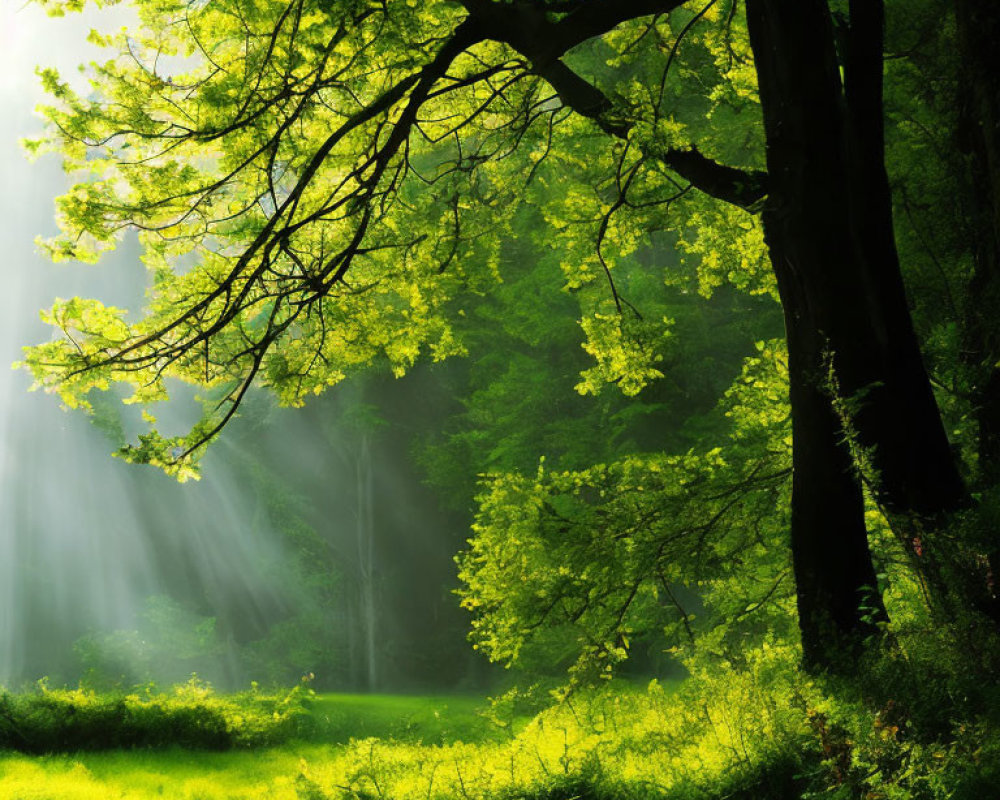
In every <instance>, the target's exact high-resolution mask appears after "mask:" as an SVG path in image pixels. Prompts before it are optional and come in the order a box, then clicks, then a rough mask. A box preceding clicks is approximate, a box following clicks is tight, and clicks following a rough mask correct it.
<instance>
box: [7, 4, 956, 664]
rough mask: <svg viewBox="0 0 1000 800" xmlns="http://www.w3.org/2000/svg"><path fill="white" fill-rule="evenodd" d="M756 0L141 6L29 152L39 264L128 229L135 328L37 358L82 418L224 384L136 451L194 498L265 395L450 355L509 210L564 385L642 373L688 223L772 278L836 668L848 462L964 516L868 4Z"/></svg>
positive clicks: (865, 555)
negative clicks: (37, 202)
mask: <svg viewBox="0 0 1000 800" xmlns="http://www.w3.org/2000/svg"><path fill="white" fill-rule="evenodd" d="M49 5H50V6H51V7H53V8H54V9H56V10H57V11H61V10H62V9H64V8H66V7H75V6H76V5H78V4H77V3H75V2H74V3H65V4H63V3H59V2H51V3H49ZM745 5H746V8H745V16H744V14H743V13H741V8H740V4H738V3H737V2H731V1H729V0H708V1H707V2H705V3H704V4H701V5H699V6H697V7H696V8H693V9H689V8H686V7H684V5H683V4H682V3H681V2H680V0H552V1H551V2H544V0H517V1H516V2H495V1H494V0H463V2H448V1H446V0H441V1H440V2H429V3H403V2H398V1H397V2H391V3H368V2H361V1H360V0H351V1H349V2H341V3H336V4H319V3H315V2H312V1H311V0H291V2H252V3H250V2H243V0H219V2H212V3H207V4H203V3H194V2H178V1H177V0H142V2H138V3H136V8H137V9H138V11H139V14H140V16H141V19H142V23H143V24H142V27H141V28H140V29H138V30H136V31H133V32H131V33H122V34H118V35H115V36H111V37H101V36H99V35H97V34H94V35H93V38H94V39H95V40H96V41H98V42H99V43H102V44H106V45H107V46H108V47H110V48H112V49H113V50H114V51H115V52H116V56H115V57H114V58H113V59H112V60H110V61H108V62H107V63H105V64H100V65H94V66H93V68H92V75H93V94H92V95H91V96H89V97H87V98H84V97H80V96H78V95H76V94H75V93H74V92H73V91H72V90H71V89H70V88H69V87H68V86H67V84H65V83H64V82H63V81H62V80H61V79H60V78H59V76H58V75H56V74H55V73H54V72H52V71H48V70H46V71H43V72H42V77H43V80H44V82H45V84H46V86H47V88H48V89H49V91H50V93H51V94H52V95H53V96H54V98H55V104H54V105H53V106H52V107H51V108H49V109H48V110H47V115H48V118H49V120H50V121H51V123H52V132H53V135H52V136H51V138H50V139H49V143H50V144H52V145H54V146H55V147H56V148H57V149H58V150H59V151H60V152H61V153H62V155H63V157H64V159H65V161H66V166H67V169H68V170H71V171H81V172H83V173H85V174H86V176H87V177H86V178H85V179H84V180H83V181H82V182H81V183H78V184H77V185H76V186H75V187H74V188H73V189H72V190H71V191H70V192H69V193H68V194H67V195H66V196H64V197H63V198H62V199H61V200H60V201H59V219H60V224H61V226H62V229H63V231H64V233H63V235H61V236H59V237H57V238H56V239H54V240H53V241H51V242H50V243H48V245H47V246H48V248H49V251H50V252H51V254H52V255H53V257H55V258H57V259H59V258H77V259H83V260H92V259H96V258H97V257H98V256H99V254H100V253H101V252H102V251H103V250H106V249H108V248H110V247H113V246H114V244H115V242H116V241H117V239H118V238H120V236H121V234H122V233H123V232H124V231H126V230H137V231H138V232H139V238H140V241H141V242H142V244H143V247H144V260H145V261H146V263H147V266H148V267H149V268H150V269H151V270H152V273H153V276H154V278H153V281H154V282H153V286H152V289H151V291H150V297H149V305H148V308H147V309H146V311H145V313H144V315H143V316H141V317H140V318H139V319H138V320H136V321H130V320H128V319H127V318H126V316H125V315H124V313H123V312H121V311H120V310H118V309H113V308H108V307H105V306H103V305H102V304H100V303H99V302H97V301H93V300H80V299H72V300H69V301H60V302H58V303H57V304H56V305H55V306H54V307H53V309H52V310H51V311H50V312H49V314H48V319H49V321H50V322H52V324H54V325H56V326H57V327H59V328H60V329H61V330H62V331H63V332H64V334H65V336H64V337H63V338H62V339H60V340H58V341H54V342H51V343H48V344H44V345H40V346H38V347H35V348H33V349H32V350H31V351H30V352H29V354H28V358H27V362H28V364H29V366H30V367H31V369H32V370H33V372H34V374H35V375H36V378H37V379H38V381H39V383H40V384H42V385H43V386H46V387H48V388H54V389H56V390H58V391H59V393H60V394H61V396H62V397H63V398H64V400H65V401H66V402H67V403H68V404H70V405H85V404H86V398H85V396H86V394H87V392H88V391H90V390H91V389H93V388H95V387H96V388H106V387H107V386H108V385H110V383H111V382H116V381H124V382H127V383H131V384H132V385H133V386H134V387H135V395H134V397H133V398H132V399H133V401H134V402H140V403H147V402H151V401H155V400H161V399H164V398H166V397H167V384H166V382H165V381H166V379H167V378H169V377H174V378H179V379H181V380H184V381H188V382H192V383H197V384H200V385H203V386H206V387H210V388H212V390H213V394H212V397H213V401H212V403H210V404H209V405H208V406H207V408H206V413H205V416H204V417H203V419H202V420H201V422H199V423H198V424H197V425H196V426H195V427H194V428H193V430H191V431H190V432H189V433H188V434H186V435H183V436H179V437H164V436H162V435H160V434H159V433H157V432H156V431H155V430H151V431H150V432H149V433H147V434H144V435H142V436H141V437H140V440H139V443H138V444H136V445H134V446H132V447H129V448H127V449H126V450H125V452H124V455H125V456H126V457H127V458H129V459H131V460H133V461H138V462H144V463H152V464H156V465H158V466H161V467H163V468H165V469H166V470H167V471H169V472H171V473H173V474H175V475H177V476H178V477H180V478H184V477H187V476H189V475H191V474H193V470H194V466H193V464H194V460H195V459H196V457H197V455H198V453H199V452H200V451H201V450H202V448H203V447H204V446H205V445H206V444H208V443H209V442H210V441H211V440H212V439H213V438H214V437H215V436H216V435H217V434H218V433H219V432H220V431H221V429H222V428H223V427H224V426H225V424H226V423H227V422H228V421H229V420H230V419H231V418H232V416H233V414H235V413H236V410H237V408H238V407H239V404H240V402H241V401H242V399H243V398H244V397H245V395H246V392H247V391H248V389H249V387H250V386H251V385H252V384H253V383H254V382H259V383H263V384H265V385H267V386H270V387H271V388H272V389H273V390H274V391H275V392H276V394H277V395H278V397H279V399H280V400H281V401H282V402H284V403H287V404H291V405H298V404H301V403H302V402H304V399H305V398H306V397H307V396H308V395H309V394H311V393H314V392H320V391H322V390H323V389H325V388H326V387H328V386H330V385H332V384H334V383H336V382H337V381H339V380H340V379H342V378H343V377H344V376H345V375H346V374H347V373H348V372H350V371H351V370H353V369H357V368H359V367H361V366H363V365H365V364H369V363H371V362H373V361H375V360H385V361H387V362H388V363H389V364H390V365H391V367H392V369H394V370H396V371H397V372H402V371H404V370H406V369H407V368H408V367H409V366H410V365H411V364H412V363H413V362H414V360H415V359H416V358H417V357H418V355H419V354H420V353H421V351H427V352H429V354H430V356H431V357H432V358H435V359H440V358H445V357H447V356H450V355H455V354H458V353H461V352H462V350H463V345H462V342H461V341H459V339H458V338H457V336H456V333H455V327H454V325H453V323H452V319H453V318H452V317H451V313H452V312H454V311H455V305H456V303H455V301H454V298H456V297H460V293H461V292H462V291H467V290H470V289H471V290H473V291H480V292H481V291H487V290H489V289H490V288H491V287H492V286H493V285H494V283H495V280H496V277H497V276H496V275H495V269H494V268H495V265H496V247H497V243H498V242H499V241H500V240H501V238H502V236H501V234H502V233H504V232H505V231H506V230H507V229H508V228H509V223H510V219H511V214H512V213H513V209H515V208H516V207H517V205H518V201H519V200H522V199H523V200H525V201H527V202H533V203H537V204H539V205H540V206H541V207H542V208H543V210H544V211H543V213H545V214H546V219H547V222H548V223H549V225H550V230H551V246H552V247H554V248H558V249H560V250H561V251H562V254H563V257H562V259H561V266H562V267H563V270H564V273H565V276H566V281H567V284H568V286H569V287H570V288H571V289H573V290H575V291H576V292H577V295H578V297H579V300H580V303H581V308H582V317H583V318H582V326H583V329H584V331H585V333H586V335H587V339H588V342H587V345H586V346H587V348H588V351H589V352H591V353H592V355H593V356H594V357H595V359H596V366H595V368H594V369H593V370H590V371H589V375H588V376H587V377H586V379H585V380H584V381H583V383H582V387H581V390H582V391H597V390H598V389H599V388H600V386H601V385H603V384H604V383H607V382H614V383H617V384H619V386H620V387H621V388H622V390H623V391H625V392H626V393H627V394H634V393H636V392H638V391H639V390H641V389H642V387H643V386H645V385H646V384H647V383H648V382H649V381H650V380H652V379H654V378H656V377H658V376H659V375H660V374H661V372H660V370H659V369H658V368H657V366H656V363H655V357H656V348H655V347H652V346H650V342H651V341H655V339H656V337H657V336H660V335H662V330H663V326H662V324H661V322H660V321H659V320H656V319H650V318H647V317H644V316H643V315H642V314H641V313H640V310H639V309H635V308H633V307H632V306H631V305H630V302H629V298H628V297H627V296H626V295H623V294H622V293H621V292H620V291H619V289H618V281H617V278H616V270H618V273H620V272H621V270H622V269H623V267H624V265H625V263H627V262H626V260H627V257H628V256H629V254H630V253H633V252H634V251H635V250H636V249H637V248H638V247H639V246H640V245H641V244H642V243H643V242H646V241H648V236H649V233H650V232H651V231H654V230H662V229H674V230H678V229H680V230H681V234H680V236H681V238H682V240H685V241H687V243H688V246H689V249H690V250H691V253H692V255H694V256H697V257H700V259H701V262H702V266H703V268H704V269H705V270H706V271H707V273H709V274H710V273H711V272H712V269H713V267H714V268H718V269H719V271H721V273H722V274H723V275H725V276H726V278H727V279H730V280H733V281H735V282H737V283H739V282H743V283H745V284H751V285H753V284H754V282H757V286H758V289H760V287H762V286H764V287H766V284H767V283H768V281H769V280H770V279H768V278H767V277H766V276H764V273H763V271H762V270H761V269H760V264H761V261H762V259H764V258H766V257H768V256H769V259H770V263H771V266H772V269H773V275H774V279H776V284H777V293H778V295H779V296H780V299H781V303H782V306H783V309H784V314H785V324H786V334H787V342H788V357H789V380H790V389H791V394H790V397H791V409H792V416H793V428H794V455H793V462H794V478H793V494H792V521H791V542H792V549H793V555H794V564H795V577H796V584H797V592H798V604H799V614H800V624H801V628H802V638H803V646H804V651H805V655H806V659H807V661H808V662H809V663H811V664H814V665H820V666H822V665H829V664H831V663H832V661H833V660H834V657H835V656H836V655H837V654H841V655H843V654H845V653H848V654H849V653H854V652H857V650H858V649H859V648H860V647H861V643H862V642H863V641H864V640H866V639H867V638H868V637H869V636H870V634H872V633H874V632H875V631H876V630H877V624H878V622H879V621H880V620H881V619H884V616H885V612H884V609H882V607H881V601H880V598H879V595H878V592H877V591H874V590H875V585H876V578H875V571H874V569H873V567H872V563H871V557H870V553H869V548H868V541H867V533H866V528H865V521H864V516H863V499H862V489H861V484H860V482H859V479H858V477H857V474H856V471H855V461H856V458H855V456H856V454H857V452H864V453H865V454H866V458H868V459H869V460H870V461H871V465H872V467H873V471H874V473H875V474H876V475H877V476H878V479H877V481H875V483H874V484H873V485H874V489H875V493H876V495H877V497H878V498H879V499H880V501H881V502H882V503H883V504H884V506H885V507H886V508H887V510H888V511H889V512H890V513H891V514H893V515H895V516H897V517H899V518H901V519H905V520H906V521H907V524H910V525H913V526H916V527H917V528H919V530H921V531H924V530H925V529H932V528H933V525H934V521H935V520H936V519H937V518H938V517H939V516H940V515H941V514H942V513H945V512H949V511H952V510H955V509H957V508H961V507H963V506H964V505H965V504H966V503H967V502H968V496H967V493H966V491H965V487H964V485H963V484H962V481H961V479H960V477H959V475H958V472H957V469H956V468H955V464H954V462H953V459H952V456H951V452H950V450H949V446H948V442H947V439H946V437H945V434H944V430H943V427H942V425H941V421H940V418H939V415H938V411H937V408H936V406H935V402H934V397H933V395H932V392H931V389H930V385H929V382H928V380H927V376H926V373H925V371H924V368H923V366H922V363H921V358H920V352H919V348H918V344H917V340H916V337H915V334H914V331H913V327H912V324H911V322H910V318H909V312H908V309H907V305H906V298H905V294H904V290H903V284H902V279H901V277H900V270H899V263H898V258H897V256H896V251H895V245H894V242H893V235H892V208H891V203H890V196H889V186H888V181H887V178H886V172H885V168H884V159H883V122H882V71H883V68H882V3H881V2H871V1H866V0H857V1H854V0H852V1H851V2H849V3H848V9H847V13H846V14H844V15H840V14H837V15H834V14H833V13H832V11H831V5H832V4H828V3H827V2H826V0H747V2H746V4H745ZM840 5H841V4H837V7H838V8H839V7H840ZM838 41H839V42H840V50H839V52H838V49H837V43H838ZM841 68H842V69H843V79H842V78H841ZM758 87H759V88H758ZM758 92H759V100H760V105H761V108H762V111H763V122H764V125H763V132H764V135H765V136H764V139H765V141H764V142H762V140H761V135H760V125H759V117H758V115H757V112H756V110H755V108H756V105H755V104H756V101H757V99H758ZM762 144H763V145H765V146H761V145H762ZM41 146H42V144H41V143H36V144H35V145H33V147H36V148H38V147H41ZM765 161H766V172H765V171H763V169H762V167H763V166H764V162H765ZM758 215H759V216H758ZM761 223H762V227H763V234H764V237H765V239H766V248H765V244H764V241H762V238H761V233H762V228H761ZM741 275H742V276H743V277H740V276H741ZM760 290H764V291H766V290H767V289H766V288H763V289H760ZM458 304H459V305H460V303H458ZM852 446H853V448H854V451H853V452H852ZM928 547H931V548H932V549H933V545H932V544H931V543H928ZM863 598H867V600H863ZM866 603H867V607H866V605H865V604H866Z"/></svg>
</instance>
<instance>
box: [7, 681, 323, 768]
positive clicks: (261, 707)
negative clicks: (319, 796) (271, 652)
mask: <svg viewBox="0 0 1000 800" xmlns="http://www.w3.org/2000/svg"><path fill="white" fill-rule="evenodd" d="M308 694H309V692H308V690H306V689H304V688H303V687H298V688H296V689H293V690H292V691H290V692H287V693H285V694H263V693H260V692H258V691H257V690H256V689H253V690H252V691H249V692H244V693H241V694H236V695H217V694H215V693H214V692H213V691H212V689H211V687H209V686H208V685H207V684H203V683H200V682H198V681H197V680H196V679H193V678H192V680H190V681H189V682H188V683H186V684H183V685H180V686H176V687H174V688H173V689H172V690H170V691H168V692H156V691H154V690H153V689H152V688H151V687H150V688H148V689H147V690H145V691H143V692H141V693H132V694H114V693H97V692H94V691H92V690H88V689H49V688H48V687H47V686H46V685H45V684H44V683H40V684H39V686H38V689H37V690H36V691H34V692H31V693H24V694H12V693H9V692H5V691H4V692H0V749H8V750H18V751H21V752H25V753H56V752H68V751H75V750H104V749H111V748H133V747H168V746H174V745H176V746H179V747H186V748H193V749H205V750H226V749H229V748H233V747H260V746H266V745H272V744H277V743H279V742H283V741H287V740H288V739H290V738H292V737H294V736H297V735H300V734H301V733H303V731H304V727H305V725H306V722H307V720H308V716H307V714H306V711H305V708H304V706H303V702H304V700H305V699H306V697H307V695H308Z"/></svg>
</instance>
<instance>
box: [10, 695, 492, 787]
mask: <svg viewBox="0 0 1000 800" xmlns="http://www.w3.org/2000/svg"><path fill="white" fill-rule="evenodd" d="M485 705H486V703H485V700H484V699H483V698H482V697H471V696H461V695H445V696H426V695H423V696H410V695H351V694H320V695H316V696H315V698H314V699H312V700H310V701H309V703H308V710H309V714H310V717H311V719H312V724H311V725H309V726H308V728H309V733H308V734H307V741H295V742H289V743H287V744H284V745H281V746H278V747H270V748H265V749H259V750H249V751H248V750H233V751H228V752H222V753H219V752H210V751H198V750H184V749H181V748H177V747H173V748H167V749H162V750H111V751H105V752H81V753H71V754H59V755H46V756H27V755H21V754H14V753H3V752H0V800H106V798H122V799H123V800H151V799H152V798H156V800H162V798H165V797H166V798H176V799H177V800H264V799H265V798H267V799H268V800H270V799H271V798H273V799H274V800H285V798H288V800H300V798H303V797H308V789H307V788H304V787H306V786H307V785H308V778H307V777H305V775H304V772H305V773H307V772H308V769H309V768H308V767H307V766H306V765H317V764H324V763H327V762H329V761H331V760H332V759H335V758H336V757H337V756H338V755H339V754H341V753H342V752H343V751H344V750H345V749H346V745H347V744H348V742H350V740H351V739H365V738H369V737H378V738H380V739H393V740H396V741H400V742H406V743H409V744H414V745H415V744H421V743H423V744H443V743H445V742H455V741H469V742H480V741H484V740H490V739H495V738H497V737H499V736H502V735H503V734H502V733H500V732H498V731H497V729H496V728H494V727H493V726H491V725H490V724H489V723H488V722H487V721H485V720H484V719H483V718H482V716H480V714H479V713H478V711H479V710H481V709H482V708H484V707H485Z"/></svg>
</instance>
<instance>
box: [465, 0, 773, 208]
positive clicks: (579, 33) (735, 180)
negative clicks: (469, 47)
mask: <svg viewBox="0 0 1000 800" xmlns="http://www.w3.org/2000/svg"><path fill="white" fill-rule="evenodd" d="M463 2H464V5H465V7H466V8H467V9H468V10H469V13H470V20H472V21H474V22H475V23H476V26H477V27H478V28H479V29H480V30H482V31H486V32H487V33H486V37H487V38H490V39H493V40H494V41H500V42H504V43H505V44H507V45H509V46H510V47H512V48H513V49H514V50H516V51H517V52H519V53H520V54H521V55H523V56H524V57H525V58H527V59H528V61H529V62H530V63H531V66H532V69H533V71H534V72H535V73H536V74H538V75H540V76H541V77H542V78H544V79H545V80H546V81H547V82H548V83H549V85H551V86H552V88H553V89H555V90H556V93H557V94H558V95H559V99H560V100H561V101H562V103H563V104H564V105H565V106H567V107H568V108H571V109H573V110H574V111H575V112H577V113H578V114H580V115H582V116H584V117H587V118H588V119H591V120H593V121H594V122H595V123H596V124H597V125H598V126H599V127H600V128H601V130H603V131H604V132H605V133H607V134H609V135H611V136H614V137H616V138H619V139H625V140H627V139H628V138H629V135H630V133H631V131H632V127H633V124H634V123H633V122H632V121H630V120H625V119H622V118H621V117H620V116H618V115H616V114H615V108H614V104H613V103H612V102H611V100H610V99H609V98H608V97H607V95H605V94H604V93H603V92H602V91H601V90H600V89H599V88H598V87H596V86H595V85H594V84H592V83H590V82H589V81H587V80H586V79H585V78H583V77H581V76H580V75H579V74H578V73H576V72H574V71H573V70H572V69H570V68H569V67H568V66H567V65H566V64H565V62H563V61H561V60H560V58H559V57H560V56H561V55H563V54H564V53H565V52H566V51H567V50H569V49H570V48H572V47H574V46H575V45H577V44H580V43H581V42H584V41H586V40H587V39H590V38H593V37H594V36H600V35H601V34H604V33H607V32H608V31H609V30H611V29H613V28H614V27H616V26H617V25H619V24H621V23H623V22H626V21H628V20H630V19H636V18H638V17H643V16H649V15H650V14H662V13H666V12H668V11H671V10H673V9H674V8H676V7H677V6H679V5H681V2H680V1H679V0H631V2H629V1H628V0H619V2H614V0H590V2H585V3H579V4H578V5H576V8H575V10H573V11H570V12H569V13H567V14H566V15H565V16H563V17H561V18H559V19H557V20H555V21H553V20H552V19H550V14H549V12H551V7H549V6H548V5H547V4H542V3H537V2H526V1H525V0H522V1H521V2H515V3H503V4H499V3H495V2H493V1H492V0H463ZM567 5H568V4H566V3H563V4H559V5H558V6H557V7H558V8H565V7H567ZM642 150H643V153H644V154H645V155H646V156H647V157H649V158H652V159H655V160H657V161H659V162H660V163H662V164H664V165H665V166H666V167H668V168H669V169H671V170H673V171H674V172H676V173H677V174H678V175H680V176H681V177H682V178H684V180H686V181H688V182H689V183H691V184H692V185H693V186H694V187H695V188H697V189H699V190H700V191H702V192H704V193H705V194H708V195H710V196H712V197H715V198H717V199H719V200H723V201H725V202H727V203H732V204H733V205H736V206H740V207H741V208H748V207H750V206H753V205H754V204H756V203H758V202H759V201H760V200H761V199H763V197H764V196H765V195H766V194H767V188H766V186H767V175H766V173H764V172H759V171H755V170H742V169H738V168H736V167H730V166H726V165H724V164H720V163H718V162H716V161H713V160H712V159H710V158H708V157H707V156H705V155H703V154H702V153H700V152H699V151H698V149H697V148H696V147H693V146H692V147H691V148H690V149H677V148H670V147H659V146H657V145H656V144H655V143H651V144H647V145H644V146H643V147H642Z"/></svg>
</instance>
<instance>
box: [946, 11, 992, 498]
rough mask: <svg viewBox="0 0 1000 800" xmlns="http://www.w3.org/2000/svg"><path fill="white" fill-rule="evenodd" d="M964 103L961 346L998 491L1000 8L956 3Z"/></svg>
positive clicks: (985, 472)
mask: <svg viewBox="0 0 1000 800" xmlns="http://www.w3.org/2000/svg"><path fill="white" fill-rule="evenodd" d="M955 16H956V22H957V26H956V27H957V33H958V44H959V53H960V57H961V62H962V63H961V68H962V81H961V87H962V97H961V108H960V112H959V127H960V130H959V139H960V142H959V147H960V149H961V151H962V152H963V153H964V154H965V155H966V159H967V175H966V183H967V187H968V194H969V196H970V199H971V204H970V205H971V208H970V209H969V211H970V214H969V216H970V218H971V219H970V221H971V223H972V230H973V236H974V241H973V275H972V280H971V281H970V283H969V293H968V296H967V298H966V313H965V329H964V331H963V345H964V348H965V351H966V352H965V355H966V359H967V362H968V363H969V366H970V367H971V369H972V372H973V386H972V393H973V397H972V400H973V404H974V407H975V413H976V422H977V424H978V427H979V453H978V456H979V477H980V481H981V483H982V484H983V485H984V486H990V485H994V486H995V485H997V484H998V483H1000V370H998V369H997V366H996V364H997V361H998V360H1000V4H998V3H997V2H996V0H956V2H955Z"/></svg>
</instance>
